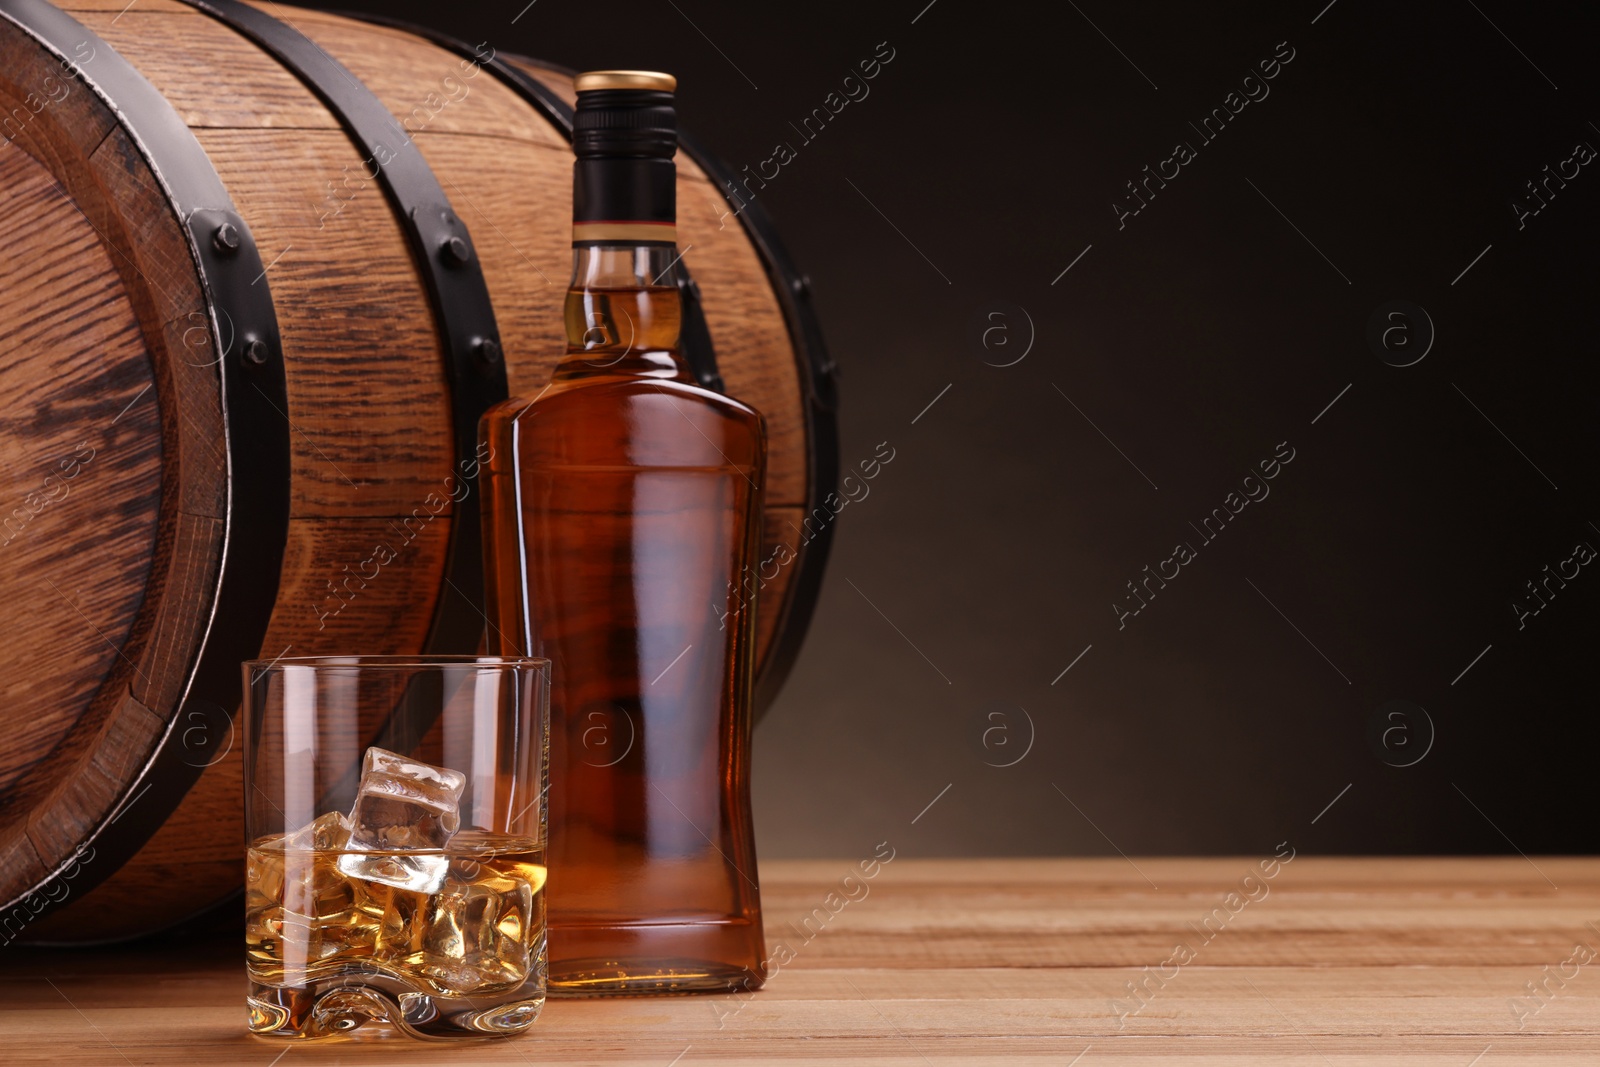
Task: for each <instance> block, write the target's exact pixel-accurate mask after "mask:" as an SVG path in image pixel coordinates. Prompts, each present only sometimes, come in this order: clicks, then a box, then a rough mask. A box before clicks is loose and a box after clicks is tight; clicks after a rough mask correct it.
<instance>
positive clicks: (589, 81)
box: [575, 70, 678, 93]
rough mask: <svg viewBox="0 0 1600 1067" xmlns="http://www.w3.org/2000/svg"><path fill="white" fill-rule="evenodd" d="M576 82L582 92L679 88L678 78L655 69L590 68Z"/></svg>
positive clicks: (662, 90) (665, 90) (671, 89)
mask: <svg viewBox="0 0 1600 1067" xmlns="http://www.w3.org/2000/svg"><path fill="white" fill-rule="evenodd" d="M575 84H576V86H577V89H578V92H580V93H584V92H588V91H589V90H591V89H655V90H657V91H659V92H663V93H670V92H673V91H674V90H676V89H677V88H678V79H677V78H674V77H673V76H672V75H670V74H662V73H661V72H659V71H654V70H590V71H585V72H584V73H582V74H580V75H578V77H577V80H576V82H575Z"/></svg>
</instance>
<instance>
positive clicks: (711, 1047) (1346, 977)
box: [0, 857, 1600, 1067]
mask: <svg viewBox="0 0 1600 1067" xmlns="http://www.w3.org/2000/svg"><path fill="white" fill-rule="evenodd" d="M1257 862H1258V861H1255V860H1248V859H1203V860H1191V859H1142V858H1141V859H1138V860H1136V861H1134V863H1136V864H1137V867H1135V866H1134V863H1129V862H1125V861H1123V860H1121V859H1114V860H1104V859H1089V860H1080V859H1072V860H999V861H996V860H937V861H935V860H925V861H919V860H911V859H908V858H899V859H896V860H895V861H894V862H893V863H891V864H889V865H886V866H884V867H883V868H882V870H881V871H880V872H879V873H878V875H877V877H875V878H873V879H870V880H861V879H859V877H858V878H857V879H856V880H854V881H851V882H844V881H843V879H844V878H845V877H846V876H847V875H850V874H851V873H852V870H853V869H854V866H855V865H854V864H851V863H847V862H843V861H841V862H837V863H829V862H819V861H806V862H776V863H767V864H764V865H763V867H762V884H763V891H764V899H765V905H766V917H767V924H768V931H767V933H768V945H769V950H772V951H775V950H776V945H777V944H778V943H779V942H783V943H785V944H786V945H787V946H788V947H789V948H790V949H791V950H792V952H793V958H792V959H791V960H790V961H789V962H788V963H786V964H785V965H783V966H782V967H781V968H780V969H779V971H778V973H777V974H776V975H775V976H774V977H773V978H772V980H771V981H770V982H769V983H768V985H767V988H766V989H765V990H763V991H762V992H760V993H758V994H755V995H750V996H744V997H676V998H673V997H660V998H639V999H626V1000H611V1001H607V1000H587V1001H552V1002H551V1003H550V1004H549V1006H548V1007H547V1008H546V1009H545V1013H544V1015H543V1017H542V1018H541V1019H540V1021H539V1022H538V1023H537V1024H536V1025H535V1027H534V1030H533V1031H532V1032H531V1033H529V1034H528V1035H525V1036H524V1037H521V1038H517V1039H513V1040H509V1041H494V1042H471V1043H468V1044H464V1045H453V1046H437V1045H424V1044H418V1043H415V1042H412V1041H410V1040H408V1039H405V1038H401V1037H398V1036H395V1035H392V1034H387V1033H385V1032H384V1031H383V1030H382V1029H380V1028H373V1027H369V1028H367V1029H364V1030H362V1031H359V1032H358V1034H357V1035H356V1036H355V1037H354V1038H351V1039H336V1040H333V1041H329V1042H321V1043H317V1044H311V1045H307V1044H301V1045H295V1046H293V1047H292V1049H291V1050H290V1051H288V1052H287V1053H285V1052H284V1046H283V1045H281V1044H278V1043H273V1042H268V1041H265V1040H262V1039H258V1038H252V1037H250V1036H248V1035H246V1034H245V1033H244V1009H243V995H244V974H243V968H242V966H241V960H240V958H239V951H238V946H237V945H236V944H235V943H234V942H233V941H232V939H231V938H230V939H228V940H227V941H226V942H223V941H219V940H217V939H209V940H200V941H195V942H191V943H188V944H182V945H173V946H167V947H164V948H160V949H156V948H151V947H149V946H144V947H140V948H119V949H98V950H89V951H57V950H42V949H29V948H22V947H18V946H10V947H7V948H4V949H0V1050H3V1051H0V1060H3V1061H4V1062H5V1063H7V1064H68V1063H70V1064H82V1065H85V1067H100V1065H102V1064H103V1065H107V1067H117V1065H122V1067H126V1065H128V1064H137V1065H140V1067H144V1065H147V1064H148V1065H167V1064H183V1065H188V1067H192V1065H195V1064H202V1063H238V1064H246V1065H259V1067H269V1065H271V1064H273V1063H274V1062H281V1063H283V1064H285V1065H292V1064H297V1063H316V1064H333V1063H349V1064H375V1063H391V1062H395V1063H398V1062H404V1063H407V1064H419V1065H421V1064H465V1063H480V1064H512V1065H515V1064H540V1065H544V1064H566V1063H584V1064H588V1063H594V1064H601V1063H603V1064H607V1065H615V1067H633V1065H639V1067H669V1065H673V1067H694V1065H695V1064H709V1063H722V1064H727V1063H764V1062H782V1063H794V1064H836V1063H862V1064H873V1065H883V1067H896V1065H906V1067H917V1065H923V1067H926V1065H928V1064H942V1063H951V1064H955V1063H959V1064H978V1065H983V1064H1007V1065H1011V1064H1041V1065H1042V1064H1054V1065H1067V1064H1073V1065H1081V1067H1097V1065H1100V1064H1106V1065H1111V1064H1117V1065H1137V1064H1145V1063H1154V1062H1156V1061H1157V1060H1160V1061H1161V1062H1163V1063H1176V1064H1197V1065H1198V1064H1209V1065H1219V1067H1220V1065H1231V1064H1239V1063H1252V1062H1259V1063H1275V1064H1279V1063H1281V1064H1306V1065H1308V1067H1309V1065H1324V1067H1358V1065H1367V1064H1373V1065H1376V1064H1407V1065H1419V1067H1420V1065H1434V1064H1438V1065H1441V1067H1443V1065H1449V1067H1501V1065H1504V1064H1511V1063H1540V1064H1593V1063H1596V1062H1600V973H1594V972H1600V860H1597V859H1579V858H1547V857H1535V858H1534V859H1533V860H1531V861H1530V860H1524V859H1522V858H1520V857H1513V858H1510V859H1506V858H1487V859H1330V858H1314V857H1297V858H1296V859H1295V860H1294V861H1293V862H1292V863H1290V864H1287V865H1284V866H1282V867H1281V868H1280V869H1279V870H1278V871H1277V873H1276V875H1275V877H1273V878H1271V879H1264V880H1258V881H1257V882H1254V883H1246V884H1245V886H1244V888H1241V879H1242V878H1243V877H1244V876H1245V875H1247V874H1249V873H1250V872H1251V871H1252V870H1256V869H1257V867H1256V864H1257ZM1230 891H1234V892H1238V893H1240V896H1239V897H1237V898H1233V900H1232V903H1233V905H1234V907H1235V909H1236V910H1229V907H1228V903H1229V901H1228V898H1227V896H1226V894H1228V893H1229V892H1230ZM830 892H833V893H837V894H839V895H838V896H835V897H833V898H831V899H830V898H829V896H828V894H829V893H830ZM1247 892H1248V894H1249V896H1248V897H1247V896H1246V893H1247ZM852 896H853V897H855V898H856V899H848V898H849V897H852ZM841 901H843V903H841ZM1241 901H1242V902H1243V903H1242V904H1241V903H1240V902H1241ZM1218 908H1221V912H1220V913H1219V912H1218V911H1217V909H1218ZM1219 914H1220V915H1221V916H1222V918H1219V917H1218V916H1219ZM1208 916H1209V917H1210V920H1209V924H1207V921H1206V917H1208ZM1207 933H1209V934H1210V936H1209V938H1206V937H1205V936H1204V935H1206V934H1207ZM1180 943H1181V944H1185V945H1186V946H1187V947H1188V948H1189V949H1190V956H1189V958H1188V959H1187V962H1181V961H1180V960H1176V959H1175V958H1174V951H1175V949H1176V948H1177V946H1178V945H1179V944H1180ZM1584 950H1588V951H1587V952H1585V951H1584ZM1129 983H1134V984H1135V985H1136V986H1137V987H1138V989H1139V991H1138V992H1133V991H1130V988H1129ZM1530 983H1532V984H1533V985H1534V986H1538V985H1539V984H1540V983H1544V987H1543V989H1542V990H1541V991H1540V992H1539V994H1538V995H1537V996H1535V995H1533V994H1531V993H1530ZM280 1054H281V1055H282V1059H281V1060H277V1059H276V1058H277V1057H279V1056H280ZM1075 1057H1076V1059H1075Z"/></svg>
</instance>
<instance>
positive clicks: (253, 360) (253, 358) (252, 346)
mask: <svg viewBox="0 0 1600 1067" xmlns="http://www.w3.org/2000/svg"><path fill="white" fill-rule="evenodd" d="M271 354H272V349H270V348H269V347H268V346H267V342H265V341H263V340H261V339H260V338H257V339H256V340H254V341H251V342H250V343H249V344H247V345H245V346H244V361H245V362H246V363H249V364H250V365H251V366H255V367H259V366H261V364H263V363H265V362H266V361H267V357H268V356H270V355H271Z"/></svg>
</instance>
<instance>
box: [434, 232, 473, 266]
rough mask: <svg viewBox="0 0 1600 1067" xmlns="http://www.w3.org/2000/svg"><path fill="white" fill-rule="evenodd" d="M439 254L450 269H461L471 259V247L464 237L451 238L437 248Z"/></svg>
mask: <svg viewBox="0 0 1600 1067" xmlns="http://www.w3.org/2000/svg"><path fill="white" fill-rule="evenodd" d="M439 254H440V255H442V256H444V261H445V262H446V263H448V264H450V265H451V266H452V267H462V266H465V265H466V264H467V263H468V261H470V260H471V259H472V246H471V245H469V244H467V241H466V238H464V237H452V238H450V239H449V240H447V241H445V242H444V244H442V245H440V246H439Z"/></svg>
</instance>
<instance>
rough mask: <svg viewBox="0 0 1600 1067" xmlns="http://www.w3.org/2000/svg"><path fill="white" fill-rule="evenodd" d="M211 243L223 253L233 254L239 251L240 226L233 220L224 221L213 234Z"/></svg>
mask: <svg viewBox="0 0 1600 1067" xmlns="http://www.w3.org/2000/svg"><path fill="white" fill-rule="evenodd" d="M211 245H212V247H213V248H215V249H216V250H217V251H218V252H221V253H222V254H223V255H227V256H231V255H233V254H234V253H235V252H237V251H239V230H238V227H236V226H234V224H233V223H231V222H224V223H223V224H222V225H221V226H218V227H217V228H216V230H215V231H214V232H213V233H212V234H211Z"/></svg>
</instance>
